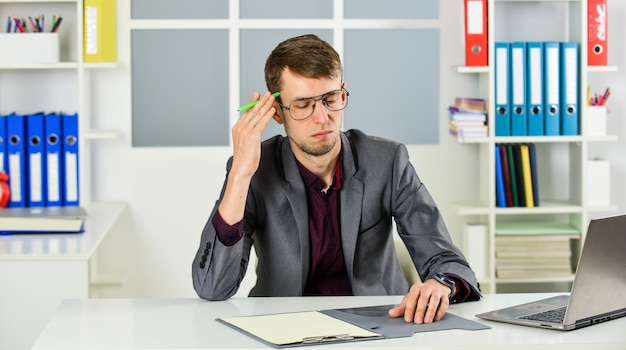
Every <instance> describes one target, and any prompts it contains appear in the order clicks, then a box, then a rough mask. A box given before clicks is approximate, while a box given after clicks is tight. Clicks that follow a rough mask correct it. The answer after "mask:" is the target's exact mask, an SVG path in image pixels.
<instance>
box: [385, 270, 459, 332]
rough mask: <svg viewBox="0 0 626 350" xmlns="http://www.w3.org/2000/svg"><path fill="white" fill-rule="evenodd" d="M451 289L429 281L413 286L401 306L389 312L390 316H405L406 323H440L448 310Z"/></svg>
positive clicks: (431, 280) (432, 280)
mask: <svg viewBox="0 0 626 350" xmlns="http://www.w3.org/2000/svg"><path fill="white" fill-rule="evenodd" d="M449 297H450V288H448V287H446V286H444V285H443V284H441V283H439V282H437V281H436V280H434V279H429V280H427V281H425V282H424V283H416V284H414V285H413V286H411V289H410V290H409V292H408V293H407V294H406V295H405V296H404V298H403V299H402V302H400V305H398V306H396V307H394V308H393V309H391V310H389V316H391V317H400V316H404V320H405V321H406V322H415V323H431V322H433V321H439V320H440V319H441V318H442V317H443V315H445V313H446V311H447V310H448V306H449V305H450V302H449Z"/></svg>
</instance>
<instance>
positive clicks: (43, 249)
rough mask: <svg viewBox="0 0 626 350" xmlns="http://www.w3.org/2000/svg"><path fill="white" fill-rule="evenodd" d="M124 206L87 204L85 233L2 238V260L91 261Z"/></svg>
mask: <svg viewBox="0 0 626 350" xmlns="http://www.w3.org/2000/svg"><path fill="white" fill-rule="evenodd" d="M125 206H126V204H125V203H124V202H95V203H91V204H89V205H87V206H86V207H85V210H86V211H87V218H86V220H85V232H84V233H72V234H14V235H0V261H2V260H5V261H15V260H27V261H37V260H86V259H89V258H91V256H93V254H94V253H95V251H96V250H97V248H98V247H99V246H100V243H101V242H102V240H103V239H104V238H105V237H106V235H107V234H108V233H109V231H110V230H111V227H112V226H113V224H114V223H115V222H116V221H117V219H118V218H119V216H120V214H121V213H122V211H123V210H124V208H125Z"/></svg>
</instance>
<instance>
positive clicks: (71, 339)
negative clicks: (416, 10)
mask: <svg viewBox="0 0 626 350" xmlns="http://www.w3.org/2000/svg"><path fill="white" fill-rule="evenodd" d="M550 295H552V294H494V295H486V296H485V298H484V299H483V300H482V301H480V302H469V303H465V304H459V305H453V306H452V307H451V308H450V312H452V313H454V314H456V315H458V316H462V317H465V318H468V319H471V320H478V319H476V318H475V317H474V315H475V314H476V313H478V312H480V311H486V310H489V309H493V308H499V307H503V306H507V305H511V304H515V303H520V302H525V301H529V300H533V299H535V298H539V297H546V296H550ZM400 299H401V298H400V297H308V298H232V299H229V300H226V301H221V302H210V301H205V300H201V299H196V298H189V299H82V300H77V299H74V300H64V301H63V303H62V304H61V305H60V307H59V309H58V310H57V312H56V313H55V314H54V316H53V317H52V319H51V321H50V322H49V323H48V325H47V326H46V328H45V329H44V331H43V332H42V333H41V335H40V336H39V338H38V339H37V341H36V342H35V345H34V347H33V348H32V349H33V350H48V349H63V350H75V349H81V350H82V349H268V348H269V347H268V346H266V345H264V344H263V343H261V342H258V341H256V340H255V339H253V338H250V337H248V336H246V335H243V334H242V333H239V332H237V331H236V330H233V329H231V328H229V327H228V326H225V325H223V324H221V323H218V322H217V321H215V318H218V317H228V316H242V315H255V314H257V315H258V314H267V313H278V312H291V311H303V310H323V309H330V308H346V307H357V306H368V305H385V304H394V303H397V302H399V301H400ZM479 322H481V323H484V324H488V325H489V326H491V327H492V329H489V330H481V331H462V330H452V331H439V332H425V333H417V334H415V335H414V336H413V337H408V338H396V339H385V340H370V341H360V342H351V343H343V344H324V345H321V346H316V347H315V348H318V349H326V348H328V349H336V348H339V349H355V348H362V349H382V348H384V349H416V348H420V349H459V348H462V349H499V348H506V349H512V348H513V349H526V348H531V347H532V348H534V349H537V348H556V349H626V332H625V331H624V330H626V318H621V319H618V320H613V321H610V322H606V323H602V324H598V325H594V326H591V327H587V328H582V329H579V330H575V331H570V332H562V331H554V330H546V329H535V328H530V327H522V326H514V325H506V324H500V323H495V322H488V321H479ZM307 348H309V347H301V349H307Z"/></svg>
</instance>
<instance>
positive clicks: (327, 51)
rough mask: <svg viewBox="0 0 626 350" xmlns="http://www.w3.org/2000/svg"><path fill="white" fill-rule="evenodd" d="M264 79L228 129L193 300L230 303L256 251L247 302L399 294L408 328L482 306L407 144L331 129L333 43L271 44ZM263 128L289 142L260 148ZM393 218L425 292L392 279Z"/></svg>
mask: <svg viewBox="0 0 626 350" xmlns="http://www.w3.org/2000/svg"><path fill="white" fill-rule="evenodd" d="M265 81H266V84H267V88H268V90H269V91H268V92H266V93H264V94H263V95H261V94H259V93H258V92H257V93H255V94H254V95H253V96H252V98H251V102H256V104H255V105H254V106H253V107H252V108H250V109H248V110H247V111H245V112H244V113H243V114H242V116H241V118H240V119H239V120H238V121H237V123H236V124H235V125H234V126H233V129H232V137H233V156H232V157H231V158H230V159H229V160H228V163H227V166H226V170H227V174H226V179H225V183H224V187H223V188H222V191H221V194H220V198H219V199H218V201H217V202H216V204H215V207H214V208H213V211H212V212H211V215H210V216H209V219H208V221H207V224H206V226H205V227H204V230H203V231H202V235H201V239H200V247H199V249H198V252H197V254H196V256H195V258H194V260H193V267H192V274H193V286H194V288H195V290H196V292H197V293H198V295H199V296H200V297H202V298H205V299H209V300H224V299H227V298H229V297H231V296H232V295H234V294H235V293H236V292H237V289H238V288H239V284H240V283H241V281H242V280H243V278H244V275H245V272H246V269H247V266H248V262H249V257H250V249H251V247H252V245H253V244H254V248H255V252H256V255H257V257H258V265H257V267H256V274H257V280H256V285H255V286H254V288H252V290H251V291H250V296H302V295H405V296H404V299H403V300H402V302H401V303H400V304H399V305H398V306H397V307H395V308H393V309H391V310H390V311H389V315H390V316H392V317H399V316H403V317H404V319H405V320H406V321H407V322H415V323H422V322H425V323H430V322H432V321H437V320H439V319H441V318H442V317H443V315H444V314H445V312H446V311H447V309H448V305H449V303H450V302H462V301H467V300H478V299H480V297H481V295H480V292H479V289H478V284H477V282H476V277H475V275H474V273H473V271H472V270H471V268H470V267H469V264H468V263H467V261H466V260H465V258H464V257H463V255H462V254H461V252H460V251H459V249H458V248H457V247H455V246H454V244H453V243H452V241H451V239H450V235H449V233H448V231H447V228H446V226H445V223H444V221H443V219H442V217H441V214H440V213H439V210H438V209H437V206H436V204H435V202H434V201H433V199H432V197H431V196H430V194H429V193H428V191H427V190H426V187H425V185H424V184H423V183H422V182H421V181H420V179H419V177H418V175H417V173H416V171H415V169H414V168H413V165H412V164H411V162H409V155H408V152H407V149H406V147H405V146H404V145H403V144H400V143H398V142H394V141H390V140H385V139H382V138H378V137H373V136H369V135H366V134H364V133H363V132H361V131H359V130H349V131H345V132H342V131H341V126H342V119H343V109H344V108H346V105H347V104H348V96H349V94H348V90H347V87H346V82H344V81H343V67H342V64H341V60H340V57H339V55H338V53H337V52H336V51H335V50H334V49H333V48H332V46H330V45H329V44H328V43H326V42H325V41H323V40H321V39H320V38H318V37H317V36H314V35H303V36H298V37H294V38H291V39H288V40H286V41H284V42H282V43H280V44H279V45H278V46H277V47H276V48H275V49H274V51H273V52H272V53H271V55H270V56H269V57H268V59H267V62H266V65H265ZM270 92H274V95H272V94H271V93H270ZM276 92H280V95H279V96H278V97H275V96H277V94H276ZM381 97H383V96H381ZM388 97H393V96H388ZM383 98H384V97H383ZM372 102H376V101H372ZM383 103H384V102H383ZM381 117H384V116H381ZM271 119H274V120H275V121H276V122H278V123H279V124H283V125H284V127H285V132H286V134H287V137H283V136H281V135H278V136H274V137H273V138H270V139H268V140H266V141H264V142H261V133H262V132H263V130H264V129H265V127H266V126H267V125H268V123H269V122H270V120H271ZM392 219H393V220H395V222H396V227H397V231H398V234H399V236H400V238H401V239H402V241H403V242H404V244H405V245H406V247H407V249H408V251H409V253H410V256H411V257H412V259H413V263H414V264H415V266H416V268H417V271H418V273H419V275H420V277H421V279H422V281H424V282H423V283H421V282H420V283H416V284H414V285H413V286H409V284H408V282H407V280H406V278H405V276H404V274H403V272H402V270H401V267H400V265H399V263H398V259H397V255H396V252H395V248H394V242H393V234H392Z"/></svg>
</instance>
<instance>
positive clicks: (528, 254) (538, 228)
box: [496, 222, 580, 279]
mask: <svg viewBox="0 0 626 350" xmlns="http://www.w3.org/2000/svg"><path fill="white" fill-rule="evenodd" d="M578 238H580V234H579V232H578V231H577V230H576V229H574V228H573V227H571V226H569V225H568V224H564V223H556V222H551V223H531V224H528V223H506V224H498V225H496V277H498V278H501V279H520V278H523V279H533V278H546V277H569V276H571V275H572V249H571V246H572V245H571V240H572V239H578Z"/></svg>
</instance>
